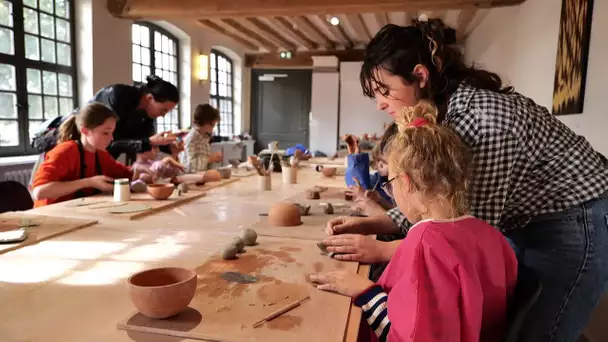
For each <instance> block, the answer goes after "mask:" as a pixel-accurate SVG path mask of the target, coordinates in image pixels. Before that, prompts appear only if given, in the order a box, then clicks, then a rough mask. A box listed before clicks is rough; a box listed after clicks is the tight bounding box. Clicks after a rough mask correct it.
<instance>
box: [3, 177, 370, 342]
mask: <svg viewBox="0 0 608 342" xmlns="http://www.w3.org/2000/svg"><path fill="white" fill-rule="evenodd" d="M280 176H281V175H280V174H274V175H273V180H272V181H273V190H272V191H267V192H260V191H258V190H257V179H256V177H248V178H244V179H241V181H239V182H236V183H232V184H229V185H226V186H224V187H220V188H216V189H213V190H210V191H209V192H208V194H207V196H204V197H201V198H200V199H197V200H194V201H191V202H188V203H185V204H183V205H182V206H178V207H175V208H172V209H168V210H166V211H162V212H159V213H155V214H153V215H150V216H147V217H143V218H141V219H137V220H132V221H125V220H117V219H112V218H108V219H103V218H101V219H99V218H96V219H98V221H99V223H98V224H96V225H93V226H90V227H87V228H84V229H80V230H77V231H74V232H71V233H68V234H65V235H62V236H58V237H55V238H52V239H50V240H47V241H43V242H40V243H38V244H36V245H32V246H27V247H24V248H21V249H18V250H16V251H12V252H8V253H6V254H3V255H0V303H2V306H0V336H2V338H1V339H2V341H62V342H70V341H91V342H95V341H99V342H101V341H113V342H121V341H151V342H156V341H163V342H164V341H169V342H177V341H194V340H190V339H185V338H175V337H168V336H162V335H156V334H149V333H140V332H125V331H123V330H118V329H117V323H118V322H119V321H121V320H122V319H124V318H125V317H127V316H128V315H129V314H131V313H132V312H133V311H134V307H133V305H132V303H131V301H130V300H129V298H128V293H127V286H126V279H127V278H128V277H129V276H130V275H131V274H133V273H135V272H138V271H140V270H143V269H148V268H153V267H160V266H169V265H171V266H180V267H187V268H196V267H197V266H199V265H200V264H201V262H202V261H204V260H206V259H208V258H209V257H210V256H212V255H213V254H215V253H217V252H218V251H219V249H220V248H221V246H222V245H223V244H225V243H226V242H228V241H229V240H231V239H232V238H233V236H234V235H235V234H236V233H237V232H238V231H239V229H240V228H242V227H246V226H250V225H252V224H253V223H255V222H257V221H258V220H259V217H258V214H259V213H263V212H266V211H267V210H268V208H269V207H270V205H271V204H272V203H275V202H277V201H280V200H283V199H288V198H290V197H293V196H294V195H297V194H298V193H300V192H302V191H305V190H306V189H308V188H310V187H311V186H314V185H326V186H342V185H343V184H344V183H343V179H342V177H337V178H334V179H326V178H322V177H321V176H320V174H318V173H316V172H313V171H312V170H310V169H308V168H302V169H301V171H300V172H299V175H298V184H294V185H283V184H282V182H281V177H280ZM41 212H45V214H48V210H45V211H43V210H31V211H29V212H28V213H31V214H40V213H41ZM301 262H304V263H305V262H306V261H301ZM358 269H359V273H360V274H367V272H368V267H367V266H362V265H360V266H359V268H358ZM327 310H329V311H331V310H332V308H331V307H328V308H327ZM304 319H305V318H304ZM360 319H361V312H360V310H359V309H357V308H356V307H352V308H351V310H350V314H349V317H348V324H347V328H346V331H345V335H344V341H356V340H357V334H358V329H359V323H360Z"/></svg>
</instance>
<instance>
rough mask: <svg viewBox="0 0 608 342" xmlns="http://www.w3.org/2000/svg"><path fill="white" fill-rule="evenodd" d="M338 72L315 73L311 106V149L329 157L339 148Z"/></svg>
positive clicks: (313, 75)
mask: <svg viewBox="0 0 608 342" xmlns="http://www.w3.org/2000/svg"><path fill="white" fill-rule="evenodd" d="M339 78H340V76H339V74H338V71H334V72H313V73H312V92H311V105H310V130H309V132H310V135H309V136H310V138H309V141H310V147H309V150H311V151H313V152H314V151H321V152H323V153H325V154H327V155H329V156H331V155H333V154H334V153H336V150H337V147H338V101H339V99H338V87H339V86H340V84H339V82H340V80H339Z"/></svg>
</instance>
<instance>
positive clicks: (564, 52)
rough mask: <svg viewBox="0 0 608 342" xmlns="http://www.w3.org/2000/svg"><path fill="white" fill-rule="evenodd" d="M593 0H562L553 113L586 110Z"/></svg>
mask: <svg viewBox="0 0 608 342" xmlns="http://www.w3.org/2000/svg"><path fill="white" fill-rule="evenodd" d="M592 14H593V0H562V14H561V19H560V22H559V41H558V46H557V61H556V65H555V80H554V87H553V114H555V115H563V114H579V113H582V112H583V103H584V100H585V81H586V79H587V59H588V57H589V39H590V37H591V20H592Z"/></svg>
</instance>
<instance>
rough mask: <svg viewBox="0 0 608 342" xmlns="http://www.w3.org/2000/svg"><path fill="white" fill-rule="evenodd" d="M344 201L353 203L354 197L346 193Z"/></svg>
mask: <svg viewBox="0 0 608 342" xmlns="http://www.w3.org/2000/svg"><path fill="white" fill-rule="evenodd" d="M344 199H345V200H347V201H352V200H353V195H351V194H349V193H348V192H345V193H344Z"/></svg>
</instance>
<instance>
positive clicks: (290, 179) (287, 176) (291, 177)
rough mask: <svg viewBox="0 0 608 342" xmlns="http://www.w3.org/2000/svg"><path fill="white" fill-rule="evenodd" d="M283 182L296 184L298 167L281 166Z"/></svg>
mask: <svg viewBox="0 0 608 342" xmlns="http://www.w3.org/2000/svg"><path fill="white" fill-rule="evenodd" d="M282 174H283V184H296V183H297V182H298V168H296V167H285V166H283V170H282Z"/></svg>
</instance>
